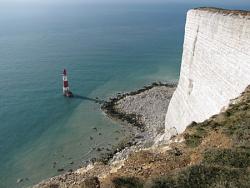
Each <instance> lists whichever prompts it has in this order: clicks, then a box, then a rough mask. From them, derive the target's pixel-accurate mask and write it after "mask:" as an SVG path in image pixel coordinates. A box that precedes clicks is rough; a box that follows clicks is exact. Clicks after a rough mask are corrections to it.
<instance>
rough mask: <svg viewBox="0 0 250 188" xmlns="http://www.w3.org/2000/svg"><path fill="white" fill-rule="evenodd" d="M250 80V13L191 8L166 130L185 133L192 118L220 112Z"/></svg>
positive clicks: (206, 116)
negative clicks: (179, 70) (178, 75)
mask: <svg viewBox="0 0 250 188" xmlns="http://www.w3.org/2000/svg"><path fill="white" fill-rule="evenodd" d="M249 84H250V12H243V11H226V10H219V9H212V8H199V9H193V10H190V11H188V13H187V21H186V28H185V40H184V46H183V57H182V65H181V73H180V79H179V83H178V87H177V89H176V91H175V93H174V95H173V97H172V99H171V102H170V104H169V108H168V112H167V115H166V120H165V129H166V133H167V132H168V133H169V132H172V133H174V132H175V131H177V132H178V133H181V132H183V131H184V130H185V128H186V127H187V126H188V125H189V124H190V123H191V122H192V121H195V122H202V121H204V120H206V119H208V118H209V117H211V116H212V115H214V114H217V113H219V112H220V111H222V110H223V109H225V108H226V107H227V106H228V104H229V103H230V100H231V99H234V98H236V97H238V96H239V95H240V94H241V93H242V92H243V91H244V90H245V88H246V87H247V86H248V85H249ZM173 130H174V132H173Z"/></svg>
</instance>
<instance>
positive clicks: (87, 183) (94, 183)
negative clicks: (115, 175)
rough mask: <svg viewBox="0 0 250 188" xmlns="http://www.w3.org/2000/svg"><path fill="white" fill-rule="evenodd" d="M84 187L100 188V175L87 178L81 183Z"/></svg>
mask: <svg viewBox="0 0 250 188" xmlns="http://www.w3.org/2000/svg"><path fill="white" fill-rule="evenodd" d="M80 186H81V187H82V188H100V181H99V179H98V177H90V178H86V179H85V180H84V181H83V183H81V185H80Z"/></svg>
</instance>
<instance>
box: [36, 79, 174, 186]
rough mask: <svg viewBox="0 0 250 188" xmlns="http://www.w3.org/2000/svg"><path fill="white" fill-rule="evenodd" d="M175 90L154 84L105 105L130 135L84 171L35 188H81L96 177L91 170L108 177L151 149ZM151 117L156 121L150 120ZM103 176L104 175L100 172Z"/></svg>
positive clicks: (168, 84)
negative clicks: (137, 153) (135, 154)
mask: <svg viewBox="0 0 250 188" xmlns="http://www.w3.org/2000/svg"><path fill="white" fill-rule="evenodd" d="M175 88H176V84H175V83H162V82H154V83H152V84H150V85H148V86H144V87H143V88H142V89H138V90H136V91H132V92H128V93H118V94H117V95H116V96H115V97H112V98H110V99H109V100H108V101H106V102H104V103H103V104H102V106H101V109H102V111H103V112H104V113H105V114H106V115H107V116H108V117H109V118H111V119H113V120H114V121H118V122H120V123H121V124H122V125H123V126H124V127H126V128H128V129H130V130H131V131H130V132H131V135H129V136H127V137H126V138H125V139H124V140H122V141H121V142H120V143H118V144H117V145H115V146H114V147H113V149H112V150H110V151H107V152H106V153H104V154H102V155H101V156H100V157H99V158H93V159H92V160H91V161H90V163H86V164H87V165H86V166H85V167H83V168H81V169H78V170H76V171H73V172H68V173H66V174H63V175H59V176H56V177H53V178H50V179H48V180H44V181H42V182H40V183H39V184H37V185H35V186H34V187H36V188H38V187H39V188H40V187H42V188H44V187H48V186H50V185H51V184H53V185H60V184H61V183H63V184H66V182H68V185H70V184H72V181H73V182H75V183H76V184H78V183H79V181H80V180H81V181H82V180H84V179H86V178H87V177H88V176H90V177H93V176H94V174H95V172H94V171H93V172H91V170H90V171H89V170H88V169H89V168H99V167H100V168H101V166H105V168H102V171H103V174H105V173H106V172H105V171H110V170H111V169H112V168H116V167H114V166H119V165H120V164H119V163H120V162H121V161H124V160H125V159H126V158H127V157H128V156H129V155H130V153H132V152H134V151H137V150H140V149H143V148H145V147H150V146H151V145H152V143H153V140H154V138H155V136H156V135H157V134H159V133H160V132H162V131H164V118H165V114H166V110H167V107H168V104H169V101H170V99H171V96H172V94H173V92H174V91H175ZM150 114H152V116H154V117H155V118H152V117H148V116H150ZM152 125H154V126H152ZM107 166H108V167H107ZM111 166H112V167H111ZM79 171H80V172H82V171H84V173H83V174H82V173H81V174H79V173H78V172H79ZM100 174H102V173H101V172H100V173H99V175H100ZM77 182H78V183H77ZM58 187H60V186H58Z"/></svg>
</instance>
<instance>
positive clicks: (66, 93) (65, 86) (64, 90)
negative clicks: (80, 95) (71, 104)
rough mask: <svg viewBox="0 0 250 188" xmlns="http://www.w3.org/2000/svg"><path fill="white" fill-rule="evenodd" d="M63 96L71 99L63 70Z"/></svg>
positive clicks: (71, 94) (65, 71) (65, 73)
mask: <svg viewBox="0 0 250 188" xmlns="http://www.w3.org/2000/svg"><path fill="white" fill-rule="evenodd" d="M63 95H64V96H66V97H73V93H72V92H71V91H70V90H69V81H68V77H67V70H66V69H64V70H63Z"/></svg>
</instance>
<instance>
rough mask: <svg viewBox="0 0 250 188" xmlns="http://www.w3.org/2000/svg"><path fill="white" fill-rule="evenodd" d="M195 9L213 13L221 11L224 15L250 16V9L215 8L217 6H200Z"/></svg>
mask: <svg viewBox="0 0 250 188" xmlns="http://www.w3.org/2000/svg"><path fill="white" fill-rule="evenodd" d="M194 10H201V11H209V12H213V13H220V14H223V15H241V16H250V11H247V10H228V9H222V8H215V7H199V8H194Z"/></svg>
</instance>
